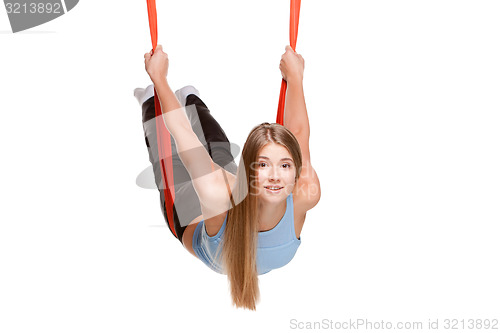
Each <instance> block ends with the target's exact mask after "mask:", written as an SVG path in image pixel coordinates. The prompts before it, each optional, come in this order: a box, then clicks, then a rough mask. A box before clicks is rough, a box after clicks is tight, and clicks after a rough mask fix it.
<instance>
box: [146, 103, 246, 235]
mask: <svg viewBox="0 0 500 333" xmlns="http://www.w3.org/2000/svg"><path fill="white" fill-rule="evenodd" d="M190 105H193V106H190ZM186 115H187V116H188V118H189V120H190V122H191V127H192V128H193V131H194V132H195V133H196V135H197V136H198V139H199V140H200V142H202V144H204V147H205V149H206V150H207V152H208V153H209V154H210V156H211V157H212V160H213V161H214V162H215V163H217V164H218V165H219V166H221V167H222V168H224V169H225V170H227V171H229V172H231V173H232V174H235V175H236V170H237V166H236V163H235V162H234V158H235V156H236V155H237V149H236V148H237V146H235V145H234V144H233V145H231V144H230V143H229V140H228V138H227V136H226V133H224V130H223V129H222V127H221V126H220V125H219V123H218V122H217V121H216V120H215V119H214V118H213V117H212V115H211V114H210V111H209V110H208V108H207V106H206V105H205V103H203V101H202V100H201V99H200V98H199V97H198V96H196V95H194V94H191V95H189V96H187V99H186ZM162 123H163V119H162ZM142 124H143V128H144V137H145V139H146V145H147V147H148V152H149V161H150V162H151V164H152V165H153V171H154V176H155V182H156V186H157V188H158V191H159V192H160V205H161V210H162V212H163V216H164V218H165V222H166V223H167V226H169V223H168V218H167V210H166V206H165V195H164V191H163V188H162V174H161V169H160V161H159V158H158V156H159V155H158V145H157V136H156V124H155V103H154V97H151V98H149V99H148V100H147V101H145V102H144V104H143V105H142ZM170 141H171V145H172V167H173V174H174V185H175V201H174V207H173V213H174V228H175V233H174V231H173V230H172V229H170V227H169V229H170V231H171V232H172V234H173V235H175V234H177V238H178V239H179V241H180V242H181V243H182V235H183V234H184V230H185V229H186V227H187V225H188V224H189V222H191V221H192V220H194V219H195V218H196V217H198V216H200V215H202V213H201V206H200V202H199V199H198V195H197V194H196V192H195V190H194V187H193V185H192V183H191V181H190V180H191V179H190V177H189V173H188V172H187V170H186V168H185V167H184V164H183V163H182V161H181V160H180V158H179V156H178V154H177V149H176V146H175V141H174V138H173V137H172V136H170ZM205 143H206V144H205ZM231 147H232V148H233V152H231Z"/></svg>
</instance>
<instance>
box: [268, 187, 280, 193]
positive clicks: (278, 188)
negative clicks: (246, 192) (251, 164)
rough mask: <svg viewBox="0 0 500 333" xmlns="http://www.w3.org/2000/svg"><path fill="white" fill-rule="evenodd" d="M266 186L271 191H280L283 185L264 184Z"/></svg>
mask: <svg viewBox="0 0 500 333" xmlns="http://www.w3.org/2000/svg"><path fill="white" fill-rule="evenodd" d="M264 188H265V189H266V190H268V191H270V192H273V193H278V192H279V191H280V190H281V189H282V188H283V187H282V186H264Z"/></svg>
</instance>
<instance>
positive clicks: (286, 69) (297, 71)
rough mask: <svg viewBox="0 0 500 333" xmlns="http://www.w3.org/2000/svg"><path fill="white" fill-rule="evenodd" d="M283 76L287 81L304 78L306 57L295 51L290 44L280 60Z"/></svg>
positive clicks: (300, 80)
mask: <svg viewBox="0 0 500 333" xmlns="http://www.w3.org/2000/svg"><path fill="white" fill-rule="evenodd" d="M280 70H281V76H283V79H284V80H285V81H287V82H290V81H299V82H302V79H303V78H304V58H302V56H301V55H300V54H298V53H297V52H295V51H294V50H293V49H292V48H291V47H290V45H287V46H286V48H285V53H283V55H282V56H281V61H280Z"/></svg>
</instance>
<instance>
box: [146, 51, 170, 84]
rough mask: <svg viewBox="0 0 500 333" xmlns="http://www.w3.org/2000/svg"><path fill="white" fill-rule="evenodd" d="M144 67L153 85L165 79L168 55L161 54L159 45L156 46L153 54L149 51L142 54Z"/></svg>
mask: <svg viewBox="0 0 500 333" xmlns="http://www.w3.org/2000/svg"><path fill="white" fill-rule="evenodd" d="M144 65H145V67H146V72H147V73H148V74H149V77H150V78H151V81H153V83H154V82H156V81H158V80H160V79H162V78H165V77H166V76H167V73H168V54H166V53H165V52H163V48H162V46H161V45H158V46H156V50H155V51H154V53H153V51H151V52H149V53H146V54H144Z"/></svg>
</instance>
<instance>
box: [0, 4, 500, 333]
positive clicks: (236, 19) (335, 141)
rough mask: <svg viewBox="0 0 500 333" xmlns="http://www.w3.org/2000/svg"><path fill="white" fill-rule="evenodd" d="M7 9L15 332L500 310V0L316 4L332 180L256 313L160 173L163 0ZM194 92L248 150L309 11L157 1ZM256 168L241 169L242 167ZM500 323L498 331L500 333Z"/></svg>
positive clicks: (7, 197) (307, 44)
mask: <svg viewBox="0 0 500 333" xmlns="http://www.w3.org/2000/svg"><path fill="white" fill-rule="evenodd" d="M4 8H5V7H0V31H1V33H0V45H1V46H0V47H1V52H0V112H1V113H0V114H1V121H0V138H1V141H0V142H1V154H2V163H1V165H0V168H1V172H0V177H1V178H0V179H1V185H0V188H1V199H2V204H1V209H0V219H1V226H0V270H1V274H0V279H1V283H0V331H2V332H39V331H46V332H167V331H168V332H196V331H201V332H204V331H213V332H233V331H239V332H257V331H258V332H288V331H297V329H293V325H291V324H290V321H291V320H292V319H296V320H297V321H300V322H308V321H309V322H311V321H321V320H323V319H329V320H333V321H346V320H349V319H352V320H356V319H358V318H361V319H367V320H371V321H373V322H380V321H382V320H384V321H385V322H387V321H393V322H396V321H407V320H409V321H423V322H424V324H425V325H427V321H428V319H429V318H431V319H438V318H439V320H440V325H442V324H443V323H444V320H445V319H446V318H457V319H468V318H483V319H487V318H490V319H491V318H495V316H496V318H497V319H498V317H499V315H498V314H499V313H500V311H499V310H500V301H499V299H500V287H499V284H498V281H499V280H500V271H499V265H498V263H499V260H498V258H499V253H500V251H499V249H500V243H499V222H500V209H499V206H500V205H499V204H500V190H499V189H500V177H499V173H498V170H499V169H500V155H499V148H500V132H499V126H500V98H499V91H500V63H499V61H498V59H500V47H499V40H500V39H499V38H500V20H498V16H499V14H500V3H499V2H498V1H486V0H483V1H457V0H454V1H444V0H432V1H422V0H421V1H400V0H398V1H395V0H394V1H333V0H324V1H320V0H315V1H303V3H302V9H301V17H300V25H299V38H298V42H297V52H299V53H300V54H302V55H303V57H304V58H305V77H304V90H305V95H306V103H307V107H308V113H309V120H310V126H311V142H310V145H311V156H312V164H313V166H314V167H315V169H316V171H317V173H318V175H319V177H320V180H321V186H322V198H321V201H320V203H319V204H318V205H317V206H316V207H315V208H314V209H313V210H312V211H310V212H309V213H308V215H307V220H306V224H305V226H304V229H303V232H302V235H301V237H302V245H301V247H300V249H299V250H298V252H297V254H296V256H295V258H294V260H293V261H292V262H291V263H290V264H289V265H287V266H286V267H284V268H282V269H279V270H276V271H273V272H271V273H269V274H267V275H264V276H261V277H260V288H261V302H260V303H259V304H258V306H257V311H256V312H252V311H247V310H242V309H235V308H233V307H232V306H231V299H230V296H229V292H228V289H227V281H226V278H225V277H224V276H223V275H218V274H217V273H214V272H212V271H210V270H209V269H208V268H207V267H206V266H205V265H204V264H202V263H201V262H200V261H199V260H197V259H196V258H195V257H193V256H191V255H190V254H189V253H188V252H187V251H186V250H184V249H183V247H182V246H181V244H180V243H179V242H178V241H177V240H176V239H175V238H174V237H173V236H172V234H171V233H170V231H169V230H168V228H167V227H166V225H165V222H164V220H163V215H162V213H161V210H160V203H159V194H158V191H157V190H146V189H143V188H140V187H138V186H137V185H136V183H135V179H136V176H137V175H138V174H139V173H140V172H141V171H142V170H144V169H145V168H146V167H147V166H148V164H149V160H148V153H147V149H146V145H145V141H144V137H143V130H142V125H141V110H140V107H139V104H138V103H137V101H136V100H135V98H134V97H133V90H134V88H136V87H145V86H146V85H148V84H150V81H149V77H148V75H147V74H146V72H145V70H144V62H143V55H144V53H146V52H149V51H150V50H151V39H150V35H149V25H148V18H147V9H146V1H134V2H132V1H130V2H128V1H127V2H124V1H80V3H79V4H78V5H77V6H76V7H75V8H74V9H73V10H71V11H70V12H68V13H67V14H66V15H64V16H62V17H60V18H58V19H55V20H54V21H51V22H48V23H46V24H44V25H41V26H38V27H34V28H32V29H30V30H27V31H25V32H20V33H16V34H13V33H12V32H11V30H10V25H9V21H8V18H7V14H6V12H5V10H4ZM157 10H158V21H159V31H158V35H159V43H160V44H162V45H163V47H164V50H165V51H166V52H167V53H168V54H169V59H170V70H169V81H170V83H171V86H172V87H173V88H174V89H177V88H179V87H181V86H184V85H187V84H192V85H195V86H196V87H197V88H198V89H199V90H200V93H201V97H202V98H203V99H204V101H205V102H206V104H207V105H208V106H209V108H210V109H211V112H212V114H213V115H214V117H215V118H216V119H217V120H218V121H219V122H220V124H221V125H222V127H223V128H224V130H225V131H226V134H227V135H228V137H229V138H230V140H231V141H233V142H236V143H237V144H238V145H239V146H240V147H242V146H243V143H244V140H245V138H246V136H247V134H248V132H249V131H250V130H251V129H252V128H253V127H254V126H255V125H257V124H259V123H261V122H264V121H270V122H273V121H274V120H275V115H276V108H277V103H278V94H279V88H280V83H281V73H280V71H279V61H280V58H281V55H282V53H283V52H284V50H285V46H286V45H287V44H288V43H289V40H288V21H289V1H287V0H286V1H285V0H280V1H264V0H252V1H235V0H232V1H214V0H211V1H206V0H205V1H202V0H186V1H158V4H157ZM238 160H239V159H238ZM425 325H424V327H426V326H425ZM499 325H500V324H499Z"/></svg>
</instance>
